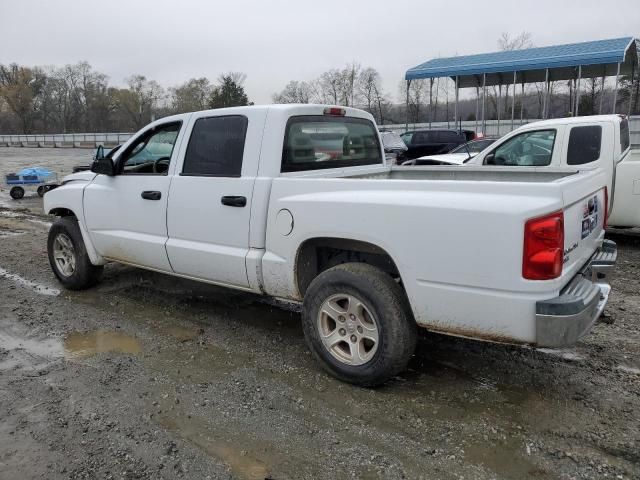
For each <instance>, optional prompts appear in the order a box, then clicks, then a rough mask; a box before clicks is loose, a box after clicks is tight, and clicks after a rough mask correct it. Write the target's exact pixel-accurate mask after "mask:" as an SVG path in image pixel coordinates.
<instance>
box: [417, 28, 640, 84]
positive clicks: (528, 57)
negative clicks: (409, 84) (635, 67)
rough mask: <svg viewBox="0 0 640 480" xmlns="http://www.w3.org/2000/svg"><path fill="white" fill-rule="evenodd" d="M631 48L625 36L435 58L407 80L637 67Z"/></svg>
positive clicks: (633, 42) (418, 68) (629, 39)
mask: <svg viewBox="0 0 640 480" xmlns="http://www.w3.org/2000/svg"><path fill="white" fill-rule="evenodd" d="M632 45H633V46H635V40H634V38H633V37H624V38H613V39H609V40H596V41H592V42H582V43H571V44H567V45H553V46H550V47H538V48H527V49H523V50H511V51H506V52H495V53H482V54H479V55H465V56H460V57H449V58H434V59H433V60H429V61H428V62H425V63H423V64H421V65H418V66H417V67H413V68H410V69H409V70H407V73H406V75H405V79H406V80H413V79H417V78H437V77H455V76H456V75H457V76H469V75H482V74H483V73H487V74H489V73H508V72H514V71H515V72H524V71H534V70H544V69H546V68H549V69H555V68H565V67H577V66H578V65H583V66H584V65H603V64H617V63H618V62H621V63H623V62H625V60H627V61H628V62H633V63H635V64H637V62H638V59H637V52H635V48H634V49H633V58H629V59H627V58H625V57H626V54H627V51H628V50H629V47H631V46H632Z"/></svg>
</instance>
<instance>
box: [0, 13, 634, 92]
mask: <svg viewBox="0 0 640 480" xmlns="http://www.w3.org/2000/svg"><path fill="white" fill-rule="evenodd" d="M523 30H526V31H528V32H530V33H531V34H532V40H533V42H534V44H535V45H536V46H545V45H552V44H556V43H569V42H579V41H587V40H595V39H604V38H614V37H623V36H640V6H639V4H638V0H608V1H606V0H600V1H593V0H582V1H578V0H572V1H565V0H553V1H547V0H536V1H526V0H520V1H507V0H501V1H490V0H482V1H479V0H475V1H473V2H470V1H467V2H465V1H460V2H453V1H437V2H435V1H430V2H429V1H426V0H425V1H407V0H393V1H391V0H386V1H384V0H382V1H379V0H338V1H336V0H311V1H307V0H297V1H292V0H265V1H259V0H233V1H214V0H210V1H205V0H174V1H165V0H127V1H122V0H106V1H94V0H75V1H73V0H55V1H46V0H41V1H35V0H0V63H12V62H17V63H20V64H24V65H58V66H60V65H64V64H67V63H76V62H78V61H80V60H86V61H88V62H89V63H90V64H91V65H92V66H93V67H94V68H95V69H97V70H99V71H101V72H103V73H106V74H107V75H109V77H110V80H111V83H113V84H118V85H122V84H123V83H124V78H126V77H128V76H129V75H131V74H134V73H137V74H142V75H145V76H147V77H148V78H150V79H154V80H157V81H158V82H159V83H161V84H162V85H163V86H165V87H168V86H172V85H176V84H179V83H181V82H183V81H184V80H186V79H188V78H191V77H202V76H206V77H209V78H211V79H212V80H213V79H215V78H217V76H218V75H219V74H220V73H222V72H227V71H241V72H245V73H246V74H247V80H246V84H245V87H246V90H247V93H248V95H249V98H250V99H251V100H253V101H254V102H256V103H268V102H270V101H271V95H272V94H273V93H274V92H276V91H279V90H281V89H282V88H283V87H284V85H285V84H286V83H287V82H288V81H289V80H294V79H295V80H311V79H313V78H315V77H316V76H318V75H319V74H320V73H322V72H323V71H325V70H328V69H330V68H334V67H342V66H344V65H345V64H346V63H347V62H351V61H356V62H359V63H360V64H361V65H363V66H371V67H374V68H376V69H377V70H378V71H379V72H380V74H381V75H382V78H383V82H384V87H385V89H386V91H387V92H389V93H391V94H392V95H393V97H394V98H395V97H397V96H398V83H399V81H400V80H401V79H402V78H403V75H404V72H405V71H406V70H407V69H408V68H410V67H413V66H415V65H417V64H420V63H422V62H424V61H426V60H429V59H431V58H433V57H437V56H451V55H456V54H457V55H464V54H470V53H482V52H488V51H495V50H496V48H497V45H496V42H497V39H498V37H499V36H500V34H501V33H502V32H511V33H512V34H517V33H519V32H521V31H523Z"/></svg>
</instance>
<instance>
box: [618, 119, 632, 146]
mask: <svg viewBox="0 0 640 480" xmlns="http://www.w3.org/2000/svg"><path fill="white" fill-rule="evenodd" d="M630 145H631V138H630V137H629V120H627V119H626V118H623V119H622V120H621V121H620V152H622V153H624V152H625V151H626V150H627V148H629V146H630Z"/></svg>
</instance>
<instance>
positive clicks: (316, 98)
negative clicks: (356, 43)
mask: <svg viewBox="0 0 640 480" xmlns="http://www.w3.org/2000/svg"><path fill="white" fill-rule="evenodd" d="M272 99H273V102H274V103H321V104H331V105H344V106H346V107H359V108H362V109H364V110H366V111H368V112H369V113H371V114H372V115H373V116H374V117H375V118H376V121H377V122H378V123H380V124H382V123H385V121H387V120H389V117H390V114H391V109H392V107H393V105H392V101H391V99H390V98H389V96H388V95H387V94H386V93H385V92H384V90H383V88H382V79H381V77H380V73H378V71H377V70H376V69H375V68H372V67H362V66H361V65H360V64H359V63H356V62H353V63H349V64H347V65H345V67H344V68H333V69H331V70H327V71H326V72H324V73H322V74H321V75H320V76H318V77H317V78H315V79H313V80H310V81H300V80H291V81H290V82H289V83H287V85H286V86H285V87H284V89H283V90H282V91H281V92H278V93H275V94H273V96H272Z"/></svg>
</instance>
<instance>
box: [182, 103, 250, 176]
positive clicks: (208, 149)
mask: <svg viewBox="0 0 640 480" xmlns="http://www.w3.org/2000/svg"><path fill="white" fill-rule="evenodd" d="M247 124H248V121H247V117H244V116H242V115H228V116H223V117H208V118H199V119H198V120H196V123H195V125H194V126H193V131H192V132H191V138H190V139H189V145H188V146H187V153H186V154H185V157H184V166H183V167H182V175H202V176H215V177H239V176H240V171H241V170H242V155H243V153H244V141H245V137H246V134H247Z"/></svg>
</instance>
